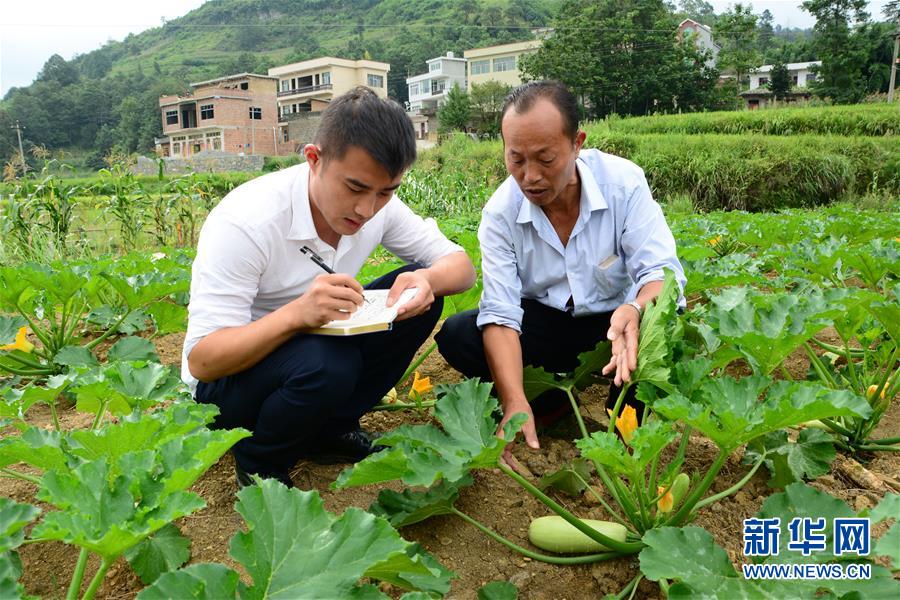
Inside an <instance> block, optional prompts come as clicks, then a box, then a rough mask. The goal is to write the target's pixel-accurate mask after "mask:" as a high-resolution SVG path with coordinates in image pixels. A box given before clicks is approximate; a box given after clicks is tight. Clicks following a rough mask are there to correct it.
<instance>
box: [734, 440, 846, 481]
mask: <svg viewBox="0 0 900 600" xmlns="http://www.w3.org/2000/svg"><path fill="white" fill-rule="evenodd" d="M832 442H833V438H832V437H831V436H830V435H828V434H827V433H825V432H824V431H822V430H821V429H815V428H807V429H804V430H803V431H801V432H800V435H798V436H797V439H796V441H791V440H789V439H788V434H787V431H784V430H781V431H773V432H771V433H767V434H766V435H764V436H761V437H758V438H756V439H755V440H753V441H752V442H751V443H750V444H749V445H748V446H747V450H746V451H745V452H744V462H745V463H746V464H753V463H755V462H756V461H757V460H759V458H760V456H762V455H763V454H764V453H765V454H766V458H765V459H764V462H765V465H766V467H767V468H768V469H769V472H770V473H771V475H772V476H771V477H770V478H769V487H773V488H783V487H785V486H787V485H788V484H791V483H794V482H795V481H803V480H805V479H815V478H816V477H819V476H821V475H824V474H825V473H827V472H828V470H829V469H830V468H831V461H833V460H834V457H835V454H836V453H835V450H834V444H833V443H832Z"/></svg>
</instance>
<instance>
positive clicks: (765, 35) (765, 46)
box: [756, 8, 775, 55]
mask: <svg viewBox="0 0 900 600" xmlns="http://www.w3.org/2000/svg"><path fill="white" fill-rule="evenodd" d="M756 29H757V33H756V36H757V40H758V41H759V52H760V53H761V54H762V55H765V54H766V52H768V51H769V48H771V47H772V38H773V37H774V35H775V30H774V29H773V28H772V13H771V12H769V9H768V8H767V9H765V10H764V11H762V14H761V15H759V20H758V21H757V23H756Z"/></svg>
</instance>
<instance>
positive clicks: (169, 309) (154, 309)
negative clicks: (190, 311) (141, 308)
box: [147, 302, 188, 335]
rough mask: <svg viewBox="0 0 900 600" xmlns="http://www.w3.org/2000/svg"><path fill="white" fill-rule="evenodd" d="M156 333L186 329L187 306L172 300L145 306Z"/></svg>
mask: <svg viewBox="0 0 900 600" xmlns="http://www.w3.org/2000/svg"><path fill="white" fill-rule="evenodd" d="M147 312H148V313H149V314H150V317H151V318H152V319H153V324H154V325H155V326H156V334H157V335H167V334H169V333H178V332H180V331H184V330H185V329H187V319H188V315H187V308H185V307H183V306H179V305H178V304H173V303H172V302H154V303H153V304H151V305H150V306H148V307H147Z"/></svg>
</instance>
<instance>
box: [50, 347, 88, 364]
mask: <svg viewBox="0 0 900 600" xmlns="http://www.w3.org/2000/svg"><path fill="white" fill-rule="evenodd" d="M53 362H54V363H56V364H58V365H63V366H66V367H95V366H97V365H98V364H99V363H98V362H97V357H96V356H94V355H93V354H92V353H91V351H90V350H88V349H87V348H85V347H84V346H63V347H62V348H60V350H59V352H57V353H56V355H55V356H54V357H53Z"/></svg>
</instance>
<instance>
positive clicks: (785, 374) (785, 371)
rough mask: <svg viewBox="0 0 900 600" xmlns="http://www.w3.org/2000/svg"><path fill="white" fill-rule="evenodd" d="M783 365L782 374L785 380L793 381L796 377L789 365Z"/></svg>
mask: <svg viewBox="0 0 900 600" xmlns="http://www.w3.org/2000/svg"><path fill="white" fill-rule="evenodd" d="M780 367H781V376H782V377H784V379H785V381H793V380H794V378H793V377H791V374H790V372H789V371H788V370H787V367H785V366H784V363H782V364H781V365H780Z"/></svg>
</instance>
